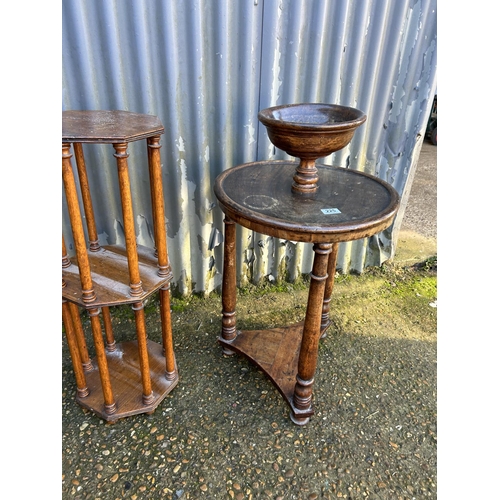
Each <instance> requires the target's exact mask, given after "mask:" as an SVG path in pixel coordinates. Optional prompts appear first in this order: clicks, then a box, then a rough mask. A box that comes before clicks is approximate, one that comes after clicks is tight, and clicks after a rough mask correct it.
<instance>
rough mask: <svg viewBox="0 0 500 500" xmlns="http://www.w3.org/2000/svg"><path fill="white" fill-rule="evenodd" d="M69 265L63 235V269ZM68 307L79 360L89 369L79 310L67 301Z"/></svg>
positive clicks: (90, 368)
mask: <svg viewBox="0 0 500 500" xmlns="http://www.w3.org/2000/svg"><path fill="white" fill-rule="evenodd" d="M69 266H71V261H70V260H69V257H68V253H67V251H66V243H65V241H64V236H63V238H62V267H63V269H64V268H66V267H69ZM65 286H66V283H65V282H64V280H63V288H64V287H65ZM66 307H67V308H68V309H69V314H70V317H69V318H68V321H69V320H71V324H72V326H73V328H74V332H75V334H74V335H75V340H76V343H77V345H78V350H79V353H80V360H81V362H82V366H83V369H84V370H85V371H90V370H92V369H93V367H92V363H91V361H90V357H89V351H88V349H87V343H86V342H85V334H84V332H83V326H82V322H81V320H80V312H79V310H78V306H77V305H76V304H73V303H71V302H68V303H67V306H66Z"/></svg>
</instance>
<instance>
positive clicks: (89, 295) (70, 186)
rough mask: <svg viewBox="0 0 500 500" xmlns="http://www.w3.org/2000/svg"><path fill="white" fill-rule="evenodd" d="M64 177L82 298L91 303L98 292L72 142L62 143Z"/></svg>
mask: <svg viewBox="0 0 500 500" xmlns="http://www.w3.org/2000/svg"><path fill="white" fill-rule="evenodd" d="M62 177H63V183H64V190H65V192H66V201H67V204H68V213H69V218H70V222H71V230H72V232H73V239H74V241H75V252H76V259H77V261H78V269H79V274H80V282H81V285H82V300H83V302H85V303H91V302H93V301H95V300H96V294H95V291H94V287H93V284H92V277H91V274H90V263H89V258H88V255H87V246H86V243H85V234H84V232H83V225H82V218H81V213H80V206H79V203H78V195H77V192H76V185H75V177H74V175H73V169H72V168H71V153H70V144H69V143H63V145H62Z"/></svg>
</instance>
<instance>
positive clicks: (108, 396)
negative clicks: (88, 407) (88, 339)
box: [89, 309, 116, 415]
mask: <svg viewBox="0 0 500 500" xmlns="http://www.w3.org/2000/svg"><path fill="white" fill-rule="evenodd" d="M89 316H90V324H91V326H92V336H93V337H94V347H95V352H96V360H97V366H98V367H99V376H100V379H101V387H102V395H103V399H104V411H105V413H106V414H107V415H113V413H116V403H115V398H114V396H113V391H112V389H111V380H110V378H109V368H108V360H107V359H106V350H105V348H104V341H103V339H102V329H101V322H100V321H99V309H89Z"/></svg>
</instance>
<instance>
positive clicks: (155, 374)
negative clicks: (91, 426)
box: [76, 340, 179, 422]
mask: <svg viewBox="0 0 500 500" xmlns="http://www.w3.org/2000/svg"><path fill="white" fill-rule="evenodd" d="M147 347H148V357H149V368H150V374H151V385H152V390H153V400H152V402H151V403H150V404H147V405H145V404H144V403H143V400H142V393H143V387H142V379H141V370H140V365H139V355H138V347H137V341H129V342H121V343H118V344H116V349H115V350H114V351H112V352H107V353H106V359H107V362H108V369H109V374H110V380H111V387H112V390H113V396H114V399H115V403H116V412H114V413H112V414H108V413H107V412H106V411H105V408H104V399H103V392H102V386H101V378H100V373H99V368H98V367H97V365H96V363H95V362H94V361H93V362H92V369H91V370H90V371H85V378H86V381H87V387H88V389H89V394H88V396H85V397H80V396H78V395H77V397H76V400H77V402H78V403H79V404H80V405H81V406H83V407H84V408H87V409H88V410H90V411H92V412H93V413H95V414H96V415H98V416H99V417H101V418H103V419H104V420H106V421H108V422H115V421H116V420H119V419H121V418H124V417H128V416H131V415H137V414H141V413H152V412H153V411H154V410H155V409H156V408H157V407H158V405H159V404H160V403H161V402H162V401H163V399H165V397H166V396H167V394H168V393H169V392H170V391H171V390H172V389H173V388H174V387H175V386H176V385H177V383H178V381H179V377H178V374H177V371H176V373H175V376H174V377H173V380H169V379H168V378H167V377H166V367H165V356H164V355H163V348H162V346H161V345H160V344H157V343H156V342H152V341H151V340H148V341H147Z"/></svg>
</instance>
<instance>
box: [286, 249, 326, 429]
mask: <svg viewBox="0 0 500 500" xmlns="http://www.w3.org/2000/svg"><path fill="white" fill-rule="evenodd" d="M313 249H314V263H313V268H312V272H311V284H310V285H309V298H308V301H307V309H306V317H305V320H304V330H303V333H302V343H301V346H300V353H299V362H298V370H297V382H296V384H295V391H294V395H293V406H292V412H291V414H290V418H291V420H292V421H293V422H294V423H295V424H297V425H305V424H307V422H309V418H310V417H309V416H307V417H301V416H300V412H301V411H302V412H304V411H310V410H311V408H312V393H313V390H312V389H313V384H314V374H315V372H316V363H317V360H318V343H319V338H320V335H321V310H322V306H323V298H324V296H325V285H326V280H327V278H328V273H327V269H328V256H329V254H330V253H331V251H332V244H331V243H315V244H314V246H313Z"/></svg>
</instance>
